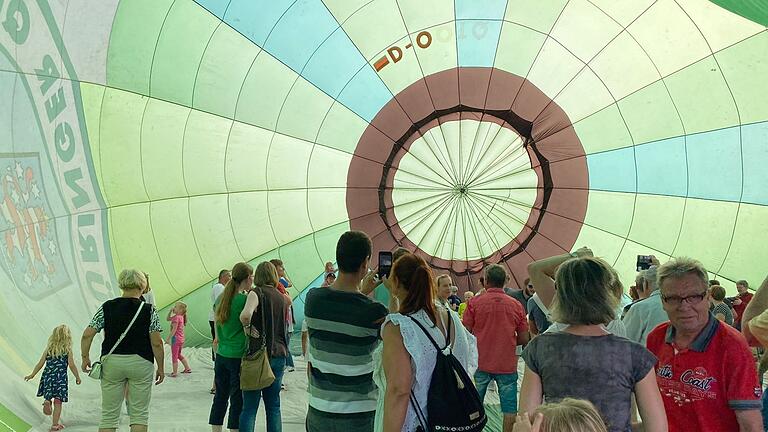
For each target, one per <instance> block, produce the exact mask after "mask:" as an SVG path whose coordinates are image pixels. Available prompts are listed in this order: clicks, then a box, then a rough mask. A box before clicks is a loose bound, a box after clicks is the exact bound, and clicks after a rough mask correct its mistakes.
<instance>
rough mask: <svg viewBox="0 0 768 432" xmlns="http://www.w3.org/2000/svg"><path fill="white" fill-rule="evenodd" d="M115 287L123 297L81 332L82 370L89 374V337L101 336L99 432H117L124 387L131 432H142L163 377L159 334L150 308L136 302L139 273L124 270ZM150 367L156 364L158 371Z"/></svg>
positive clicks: (108, 304)
mask: <svg viewBox="0 0 768 432" xmlns="http://www.w3.org/2000/svg"><path fill="white" fill-rule="evenodd" d="M118 285H119V286H120V291H122V295H121V296H120V297H117V298H114V299H112V300H108V301H107V302H105V303H104V304H103V305H101V307H100V308H99V310H98V311H96V314H95V315H94V316H93V319H92V320H91V322H90V324H88V327H86V328H85V331H84V332H83V338H82V341H81V352H82V356H83V363H82V369H83V372H90V371H91V367H92V364H91V358H90V355H89V353H90V351H91V344H92V343H93V337H94V336H96V334H97V333H98V332H100V331H102V330H104V342H103V343H102V345H101V364H102V376H101V422H100V424H99V431H114V430H117V426H118V423H119V420H120V408H121V406H122V405H123V399H124V397H125V393H124V391H125V383H127V386H128V389H129V390H130V395H131V397H130V399H128V412H129V413H130V414H129V415H130V418H131V423H130V424H131V432H143V431H146V430H147V424H148V423H149V400H150V397H151V395H152V386H153V384H155V385H156V384H160V383H162V382H163V378H164V376H165V371H164V367H163V360H164V352H163V339H162V337H161V336H160V332H161V331H162V329H161V327H160V320H159V319H158V316H157V311H156V310H155V308H154V307H153V306H152V305H150V304H149V303H145V302H143V301H141V299H140V297H141V295H142V293H143V292H144V290H145V289H146V287H147V278H146V277H145V276H144V273H143V272H140V271H138V270H135V269H127V270H123V271H122V272H120V276H119V277H118ZM153 362H154V363H157V370H155V368H154V365H153ZM153 373H154V375H153ZM153 377H154V379H153Z"/></svg>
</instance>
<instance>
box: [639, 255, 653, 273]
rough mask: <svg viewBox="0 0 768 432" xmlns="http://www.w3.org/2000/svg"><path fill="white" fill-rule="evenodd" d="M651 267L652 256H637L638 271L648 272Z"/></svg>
mask: <svg viewBox="0 0 768 432" xmlns="http://www.w3.org/2000/svg"><path fill="white" fill-rule="evenodd" d="M650 267H651V256H650V255H638V256H637V271H640V270H646V269H649V268H650Z"/></svg>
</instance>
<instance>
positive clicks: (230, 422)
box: [208, 355, 243, 429]
mask: <svg viewBox="0 0 768 432" xmlns="http://www.w3.org/2000/svg"><path fill="white" fill-rule="evenodd" d="M213 373H214V377H213V381H214V382H215V383H216V394H215V395H214V396H213V405H211V415H210V417H208V424H210V425H214V426H221V425H222V424H223V423H224V416H225V415H226V414H227V404H229V416H228V417H227V429H240V411H241V410H242V408H243V396H242V393H241V392H240V357H238V358H231V357H222V356H220V355H217V356H216V363H215V365H214V369H213Z"/></svg>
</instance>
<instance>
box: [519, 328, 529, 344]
mask: <svg viewBox="0 0 768 432" xmlns="http://www.w3.org/2000/svg"><path fill="white" fill-rule="evenodd" d="M530 341H531V335H530V334H529V333H528V332H527V331H522V332H518V333H517V344H518V345H525V344H527V343H528V342H530Z"/></svg>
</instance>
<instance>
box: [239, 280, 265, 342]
mask: <svg viewBox="0 0 768 432" xmlns="http://www.w3.org/2000/svg"><path fill="white" fill-rule="evenodd" d="M253 292H255V293H256V297H258V299H259V304H258V306H256V310H255V311H253V314H254V315H255V314H257V313H260V314H261V328H260V329H258V330H259V339H261V344H260V346H259V348H258V349H256V351H259V350H261V349H262V348H264V347H266V346H267V334H266V324H265V317H264V316H265V315H266V313H267V310H266V305H265V304H264V292H263V291H262V288H261V287H256V288H254V289H253ZM251 327H253V316H251V322H250V323H249V324H248V334H246V335H245V354H243V355H244V356H247V355H248V351H249V349H250V348H251ZM254 339H255V338H254Z"/></svg>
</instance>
